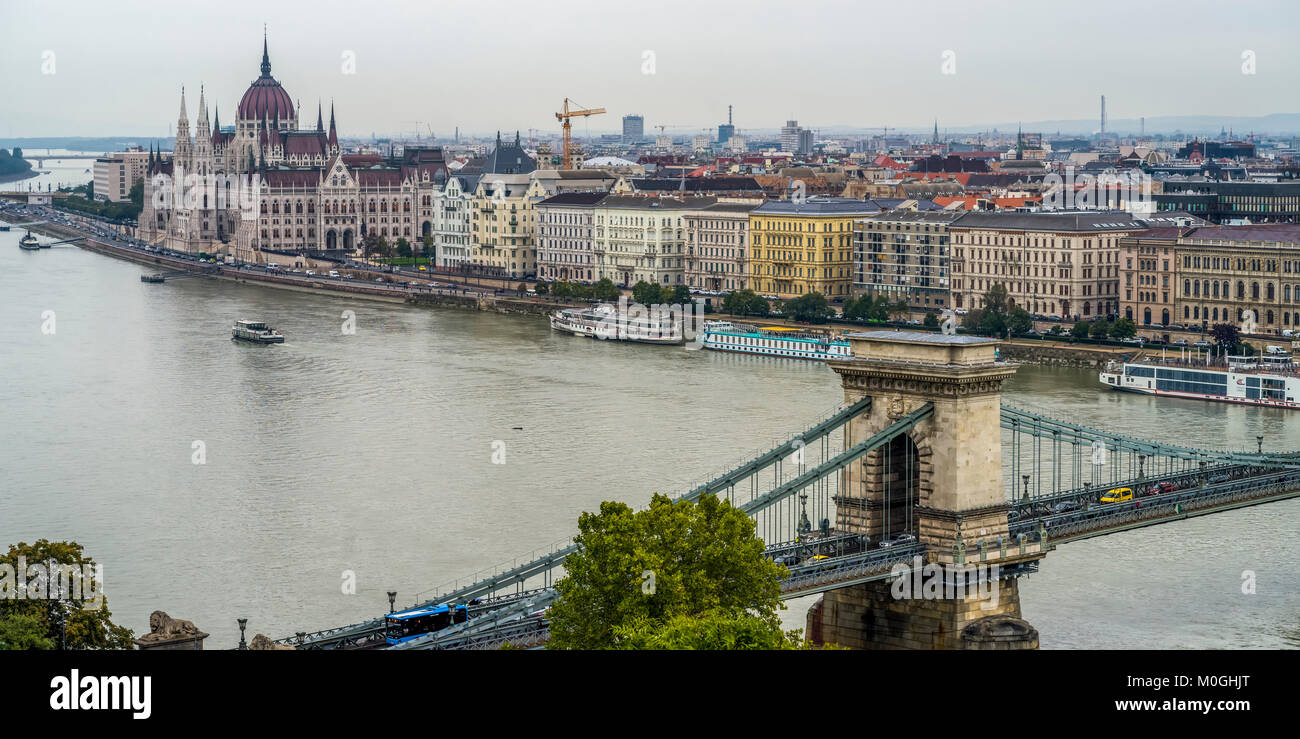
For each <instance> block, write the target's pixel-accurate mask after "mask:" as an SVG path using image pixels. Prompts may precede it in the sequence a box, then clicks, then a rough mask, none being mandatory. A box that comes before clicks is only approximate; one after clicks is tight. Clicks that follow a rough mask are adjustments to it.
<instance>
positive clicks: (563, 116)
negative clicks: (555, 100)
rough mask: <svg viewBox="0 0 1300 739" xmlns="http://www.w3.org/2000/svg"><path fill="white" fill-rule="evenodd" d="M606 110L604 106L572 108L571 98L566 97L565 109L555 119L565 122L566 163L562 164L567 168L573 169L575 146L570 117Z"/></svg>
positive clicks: (589, 114)
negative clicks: (572, 141)
mask: <svg viewBox="0 0 1300 739" xmlns="http://www.w3.org/2000/svg"><path fill="white" fill-rule="evenodd" d="M604 112H605V109H604V108H584V109H578V108H575V109H573V110H570V109H569V99H568V98H565V99H564V110H563V111H561V112H559V113H556V114H555V120H557V121H560V122H561V123H563V124H564V125H563V129H564V163H563V164H562V165H561V166H563V167H564V168H565V169H573V148H572V146H571V144H570V143H569V119H570V118H577V117H578V116H583V117H586V116H593V115H600V114H601V113H604Z"/></svg>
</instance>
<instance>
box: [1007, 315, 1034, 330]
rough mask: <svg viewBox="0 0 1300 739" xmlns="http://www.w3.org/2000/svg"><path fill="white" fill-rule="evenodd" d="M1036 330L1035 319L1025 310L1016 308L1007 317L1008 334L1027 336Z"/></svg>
mask: <svg viewBox="0 0 1300 739" xmlns="http://www.w3.org/2000/svg"><path fill="white" fill-rule="evenodd" d="M1033 328H1034V317H1033V316H1031V315H1029V311H1027V310H1025V309H1024V308H1014V309H1012V311H1011V313H1009V314H1008V315H1007V332H1008V333H1010V334H1012V335H1013V336H1014V335H1019V334H1027V333H1029V332H1030V330H1032V329H1033Z"/></svg>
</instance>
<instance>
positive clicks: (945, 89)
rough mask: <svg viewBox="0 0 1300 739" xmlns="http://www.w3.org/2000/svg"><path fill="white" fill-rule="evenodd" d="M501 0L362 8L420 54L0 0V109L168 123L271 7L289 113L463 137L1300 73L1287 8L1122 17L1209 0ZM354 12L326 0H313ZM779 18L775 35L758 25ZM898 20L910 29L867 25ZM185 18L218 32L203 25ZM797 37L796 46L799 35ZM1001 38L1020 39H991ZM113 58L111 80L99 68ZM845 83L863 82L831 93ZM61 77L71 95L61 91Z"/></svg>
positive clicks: (252, 52)
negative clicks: (1132, 6) (563, 119)
mask: <svg viewBox="0 0 1300 739" xmlns="http://www.w3.org/2000/svg"><path fill="white" fill-rule="evenodd" d="M507 4H508V5H512V6H517V7H518V8H519V9H520V10H519V12H516V13H493V14H491V15H490V16H489V15H487V14H483V13H478V12H475V11H474V10H473V9H472V8H469V7H449V8H442V9H440V10H439V11H438V12H437V13H435V12H434V11H433V10H432V9H428V8H423V7H418V6H413V7H407V6H405V5H403V4H400V3H383V2H381V3H377V4H375V5H374V6H372V7H371V11H370V12H371V15H372V16H375V17H378V18H381V19H382V18H384V17H389V16H391V15H394V14H396V13H397V12H399V11H400V12H401V13H402V14H403V15H404V16H407V19H406V20H405V22H404V24H403V25H404V27H408V28H411V27H416V28H430V29H434V33H435V35H436V36H437V40H436V44H434V47H435V48H436V51H433V52H431V51H430V50H429V48H430V44H427V43H424V42H420V43H414V44H409V45H408V44H403V43H401V42H400V40H399V41H398V42H397V43H394V42H393V40H392V39H391V38H388V37H386V36H385V35H384V34H383V33H382V32H372V33H368V34H366V35H364V36H358V35H356V34H349V33H348V32H347V30H345V29H339V30H324V29H319V30H318V29H315V28H311V27H308V26H306V25H304V24H303V23H302V22H301V13H300V12H297V11H295V10H293V9H286V8H280V7H263V6H253V5H252V4H251V3H240V2H236V3H233V7H229V6H222V7H220V8H197V9H194V10H193V12H192V14H190V15H188V16H187V17H186V22H185V23H184V25H183V27H182V26H181V25H179V24H178V22H177V21H176V20H175V19H174V18H172V17H169V16H167V15H165V14H156V13H146V12H144V11H145V10H146V9H147V6H148V3H144V2H136V3H125V4H122V5H116V6H114V7H113V8H112V10H111V11H110V10H109V9H106V8H101V7H98V6H93V5H84V6H81V7H80V12H76V13H71V14H60V17H59V18H57V19H56V18H55V17H53V16H52V15H50V14H45V13H43V12H41V11H40V10H39V9H38V8H35V7H18V6H10V7H6V8H5V10H4V11H3V14H4V15H5V17H6V25H7V26H10V27H15V28H21V29H25V32H24V33H23V34H22V35H21V36H20V37H19V38H17V39H16V40H15V41H14V43H12V44H10V45H8V46H6V48H5V49H4V51H2V52H0V58H3V59H4V60H5V61H4V66H5V68H6V69H9V70H15V71H16V73H13V74H6V75H5V76H4V79H3V81H0V97H3V98H4V99H6V100H13V101H21V103H20V104H15V105H12V106H8V108H9V109H8V110H7V111H6V113H7V114H6V115H4V116H0V135H3V136H5V137H39V136H95V135H136V136H165V135H167V133H168V132H167V130H166V126H167V124H168V121H170V120H171V119H172V118H174V115H175V112H174V111H175V107H176V101H177V99H178V96H179V93H180V89H181V87H182V86H184V87H185V88H186V89H187V92H189V93H190V94H191V95H196V94H197V92H198V90H197V88H198V87H199V86H200V85H202V86H203V88H204V89H205V90H206V92H207V96H208V99H209V101H210V105H211V106H212V108H213V110H214V111H220V112H221V113H222V114H225V115H227V116H229V115H230V114H231V113H232V112H233V108H234V105H235V103H236V102H237V100H238V96H239V94H240V93H241V92H242V90H244V89H245V88H246V87H247V85H248V82H249V81H250V80H251V79H253V78H255V77H256V74H257V62H258V60H259V57H260V52H261V41H262V39H261V38H259V36H260V35H261V32H262V30H263V24H265V25H266V28H267V34H268V38H269V46H270V55H271V61H272V63H273V65H274V75H275V76H276V78H277V79H278V80H279V81H280V82H281V83H282V84H283V85H284V87H285V89H286V90H287V91H288V92H289V94H290V95H291V96H292V97H293V99H294V102H295V103H296V104H299V105H300V106H301V108H302V110H303V111H304V112H303V115H304V116H307V117H309V115H308V112H309V111H310V110H311V109H312V107H313V106H314V105H315V104H316V103H317V102H318V101H320V102H322V103H323V104H324V105H326V106H328V105H329V102H330V101H331V100H333V101H334V102H335V105H336V106H337V108H338V110H339V117H340V120H341V122H346V123H345V124H344V125H345V128H344V130H343V131H342V133H343V134H344V135H345V136H351V137H365V136H368V135H369V134H371V133H372V132H373V133H376V134H378V135H380V136H384V135H393V134H401V133H405V134H411V133H414V132H416V131H419V132H420V133H421V135H425V136H427V134H428V132H429V129H432V131H433V133H434V134H436V135H437V136H439V137H450V136H451V135H452V133H453V131H454V130H455V129H456V128H459V129H460V131H461V133H462V135H486V134H490V133H491V132H493V131H495V130H497V129H501V130H502V131H513V130H515V129H518V130H520V131H521V132H523V133H524V134H525V135H527V133H528V130H529V129H536V130H537V131H539V132H540V133H541V134H542V135H554V134H557V133H558V130H559V127H558V124H556V123H555V119H554V111H555V110H556V109H558V108H559V107H560V103H561V101H562V100H563V98H564V97H571V98H576V99H577V100H578V101H579V102H580V103H582V104H584V105H590V106H601V107H604V108H606V109H607V110H608V111H609V112H608V113H607V114H606V115H605V116H603V117H598V118H593V119H585V120H583V121H580V122H578V123H577V124H575V127H574V128H575V135H580V136H581V135H586V134H587V132H591V135H596V134H598V133H605V132H614V131H617V130H618V128H619V121H620V120H621V117H622V116H623V115H625V114H628V113H640V114H642V115H644V116H645V117H646V124H647V129H648V131H654V130H655V129H656V128H657V126H658V125H659V124H663V125H665V126H667V127H668V128H667V130H666V133H669V134H675V135H679V136H680V135H686V134H689V133H692V132H695V133H702V132H703V131H704V130H706V129H709V128H716V126H717V124H719V123H722V122H725V121H726V116H727V105H728V104H733V105H735V106H736V113H735V122H736V126H737V128H738V129H740V131H741V133H742V135H743V133H744V132H745V131H746V130H772V129H775V128H777V127H779V126H780V125H781V124H782V123H783V122H784V121H785V120H787V119H795V120H798V121H799V122H800V125H802V126H804V127H807V128H813V129H821V130H829V129H835V128H850V127H856V128H866V129H870V128H872V127H876V126H889V127H890V128H891V129H894V128H895V127H905V128H907V129H909V130H924V129H926V128H928V126H929V125H930V124H931V123H932V122H933V121H934V120H935V119H937V120H938V121H939V125H940V129H941V131H942V130H944V129H945V128H948V127H951V128H954V129H967V130H969V129H971V128H976V129H978V128H980V127H985V126H987V127H994V126H999V125H1006V124H999V123H997V122H998V121H1004V122H1009V121H1018V120H1024V121H1029V122H1036V121H1044V120H1047V121H1058V122H1059V121H1088V120H1094V121H1095V120H1097V118H1098V107H1099V97H1100V95H1103V94H1104V95H1106V96H1107V104H1108V118H1109V119H1111V120H1113V121H1115V122H1116V124H1119V123H1120V122H1121V121H1124V120H1134V119H1138V118H1141V117H1145V118H1147V119H1148V120H1154V119H1156V118H1158V117H1165V116H1202V117H1206V114H1207V112H1208V111H1207V110H1206V108H1207V107H1210V106H1207V105H1206V104H1205V103H1204V101H1203V100H1202V99H1200V98H1199V97H1198V96H1196V90H1197V89H1203V88H1204V87H1205V86H1212V87H1214V88H1215V89H1216V90H1217V91H1218V94H1217V97H1216V101H1215V105H1214V106H1213V107H1214V108H1217V109H1218V110H1220V111H1222V114H1223V115H1224V116H1232V117H1241V118H1250V117H1258V116H1266V115H1272V114H1288V113H1290V111H1287V110H1285V109H1279V107H1281V106H1284V105H1285V103H1280V102H1279V101H1281V100H1285V99H1286V98H1285V97H1284V96H1285V93H1286V91H1287V90H1291V89H1295V88H1296V87H1298V86H1300V52H1298V51H1297V50H1296V49H1295V48H1294V47H1293V46H1292V45H1289V44H1288V43H1287V39H1286V35H1285V33H1283V31H1282V29H1283V28H1284V27H1285V24H1259V23H1253V20H1254V18H1255V15H1254V14H1247V13H1237V14H1230V15H1223V17H1219V18H1216V23H1215V24H1214V33H1213V34H1210V35H1205V34H1203V35H1201V36H1197V37H1196V53H1195V54H1190V53H1189V52H1188V37H1187V36H1185V35H1177V34H1170V33H1156V34H1147V35H1143V36H1140V37H1136V38H1138V39H1140V43H1139V42H1135V41H1133V40H1130V38H1129V37H1127V36H1125V35H1124V34H1125V33H1131V32H1132V30H1133V29H1137V28H1141V27H1143V25H1149V24H1156V25H1157V26H1159V25H1160V24H1168V23H1169V22H1170V20H1171V18H1174V17H1179V18H1181V17H1205V14H1206V13H1207V12H1210V11H1211V10H1212V9H1213V8H1214V6H1212V5H1210V4H1208V3H1193V4H1191V5H1190V7H1189V6H1188V4H1164V5H1160V6H1158V7H1157V8H1152V9H1144V13H1143V14H1142V16H1141V17H1138V18H1134V17H1133V14H1131V13H1128V14H1126V13H1123V10H1124V9H1125V8H1124V6H1122V5H1119V4H1115V3H1112V4H1106V5H1104V6H1103V7H1102V8H1101V9H1100V12H1094V14H1093V15H1092V16H1089V17H1087V18H1075V17H1072V16H1070V15H1069V12H1068V11H1066V10H1054V9H1035V11H1036V12H1037V13H1039V15H1038V16H1037V17H1036V18H1035V19H1033V20H1032V21H1030V20H1028V19H1025V18H1023V17H1021V16H1018V15H1017V14H1018V13H1019V12H1020V11H1019V10H1018V9H1017V8H1016V7H1015V6H1014V4H1012V3H1003V4H999V5H997V6H996V7H994V8H992V9H986V8H984V9H981V12H974V11H972V10H970V9H969V8H965V7H961V6H956V5H954V6H952V7H951V8H949V9H948V10H946V11H944V12H943V14H942V15H941V18H942V20H941V21H938V22H936V23H934V24H931V26H932V27H931V26H919V25H915V18H914V17H913V16H914V14H911V13H908V11H907V10H906V8H904V7H902V6H897V7H883V8H872V9H870V10H869V11H868V10H863V9H861V8H859V7H857V6H855V5H853V4H851V3H843V2H838V1H831V2H823V3H818V4H817V8H816V9H815V10H816V12H813V11H812V10H808V11H806V14H801V15H796V16H792V17H787V15H783V14H781V12H780V11H781V10H782V8H780V7H779V6H773V5H763V6H758V7H755V8H752V9H750V10H749V12H748V14H747V15H745V16H743V17H732V16H729V15H727V14H726V13H725V11H723V10H720V9H716V8H690V6H687V5H686V4H682V3H669V4H668V5H667V7H666V8H664V9H662V10H661V11H660V12H657V13H654V14H648V15H645V14H642V15H644V17H642V15H636V16H633V15H629V14H627V13H626V12H624V11H622V10H620V9H616V8H609V7H607V6H604V5H601V4H597V3H589V2H577V3H571V4H569V5H568V6H566V10H565V11H564V12H558V11H556V12H536V11H534V10H533V9H532V7H531V6H524V5H522V4H513V3H509V2H508V3H507ZM1252 7H1253V9H1254V10H1255V13H1256V14H1259V15H1262V16H1270V15H1271V16H1277V14H1279V13H1280V14H1295V13H1296V10H1295V9H1294V8H1292V7H1288V6H1287V5H1285V4H1283V3H1273V2H1265V3H1257V4H1254V5H1253V6H1252ZM688 8H690V13H689V14H688V13H687V12H686V10H687V9H688ZM349 10H350V9H348V8H345V7H344V6H341V5H330V4H326V6H325V7H323V8H321V10H320V12H321V13H323V14H325V15H326V16H328V15H331V14H334V13H345V12H349ZM1094 10H1095V8H1094ZM801 12H803V11H801ZM834 17H842V18H844V19H846V22H847V27H848V28H849V29H850V30H847V31H845V30H840V31H839V33H838V34H837V35H835V36H828V35H827V33H826V32H825V27H826V26H827V19H828V18H834ZM855 19H860V21H861V24H862V26H863V27H862V29H861V31H858V30H857V29H855V28H854V26H853V21H854V20H855ZM778 23H779V24H780V28H781V33H780V34H779V36H780V37H779V38H777V37H776V34H774V32H773V31H772V29H773V28H775V27H777V24H778ZM1249 25H1254V26H1255V28H1250V29H1249V30H1248V28H1247V27H1248V26H1249ZM380 27H381V28H382V23H381V24H380ZM909 27H915V28H916V29H917V30H916V32H915V33H913V34H909V33H903V34H899V33H895V32H892V31H887V32H882V31H881V30H880V29H881V28H886V29H891V28H892V29H897V28H909ZM193 28H202V29H204V32H205V34H206V35H207V36H209V37H211V38H214V39H220V41H219V42H215V43H211V44H204V43H202V42H197V43H196V41H197V40H196V39H194V38H193V36H192V30H191V29H193ZM611 28H615V29H623V28H626V29H628V30H626V31H622V30H620V31H616V32H611V30H610V29H611ZM706 28H708V29H716V28H729V29H732V30H731V33H728V34H721V35H720V34H718V33H716V31H713V32H710V33H709V34H707V38H708V39H709V42H708V43H707V44H703V43H699V42H697V41H695V39H696V38H698V37H699V36H698V35H697V34H695V33H692V32H691V29H706ZM1261 28H1262V30H1260V29H1261ZM1045 29H1050V30H1045ZM1036 31H1037V33H1036ZM801 34H806V35H807V38H809V40H810V41H809V43H808V44H807V45H806V46H804V45H800V44H797V43H793V42H792V41H791V39H797V38H801V37H803V36H801ZM1004 36H1010V37H1013V38H1015V40H1016V41H1015V43H1012V44H1008V43H1006V42H1005V41H1003V40H998V39H999V38H1001V37H1004ZM114 38H116V39H123V38H130V39H132V41H131V42H129V43H124V42H114V46H113V48H115V49H118V50H119V51H117V52H110V53H113V54H114V56H113V57H112V58H111V62H112V63H111V64H109V65H105V64H103V63H94V64H92V63H90V60H91V59H92V56H91V54H90V52H91V51H92V50H93V49H94V48H95V46H96V43H97V39H114ZM1095 39H1105V42H1104V45H1102V44H1098V43H1097V42H1096V41H1094V40H1095ZM796 47H797V48H798V52H797V53H795V52H793V51H790V49H793V48H796ZM846 50H849V53H846ZM468 59H473V60H474V62H473V64H469V63H467V62H465V61H464V60H468ZM160 61H164V62H165V64H160V63H159V62H160ZM105 68H110V69H112V70H114V75H113V79H114V80H120V81H121V84H103V80H102V79H101V78H100V75H101V74H102V73H103V70H104V69H105ZM737 70H743V71H737ZM1028 70H1033V72H1034V76H1033V78H1032V79H1026V78H1025V75H1026V72H1027V71H1028ZM864 80H865V82H864ZM846 88H848V89H851V90H858V91H860V92H861V94H852V95H845V94H844V90H845V89H846ZM72 95H75V99H76V100H78V101H80V103H81V104H80V105H76V106H70V105H68V104H67V103H68V100H69V99H70V96H72ZM881 101H886V106H884V108H885V109H882V105H881ZM88 111H93V113H91V114H88ZM1288 117H1289V116H1288ZM173 133H174V131H173ZM1241 133H1246V132H1244V131H1243V132H1241Z"/></svg>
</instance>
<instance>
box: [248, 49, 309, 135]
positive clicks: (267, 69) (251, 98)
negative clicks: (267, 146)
mask: <svg viewBox="0 0 1300 739" xmlns="http://www.w3.org/2000/svg"><path fill="white" fill-rule="evenodd" d="M238 113H239V118H240V120H256V121H260V120H262V119H264V118H265V119H266V120H275V119H276V118H279V119H280V120H282V121H287V120H292V119H294V118H295V113H294V109H293V100H292V99H290V98H289V93H287V92H285V91H284V88H283V87H281V86H280V83H279V82H277V81H276V80H275V78H274V77H272V76H271V58H270V56H269V55H268V54H267V53H266V40H265V39H263V40H262V76H261V77H258V78H257V79H256V80H254V81H253V84H251V85H249V86H248V92H245V93H244V97H242V98H240V99H239V109H238Z"/></svg>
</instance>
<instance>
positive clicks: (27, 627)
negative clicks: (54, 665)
mask: <svg viewBox="0 0 1300 739" xmlns="http://www.w3.org/2000/svg"><path fill="white" fill-rule="evenodd" d="M54 647H55V641H54V639H53V638H51V637H50V636H48V635H47V634H46V628H45V623H44V622H43V621H41V618H40V617H39V616H37V615H35V614H32V613H12V614H10V615H8V616H6V617H5V618H3V619H0V649H54Z"/></svg>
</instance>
